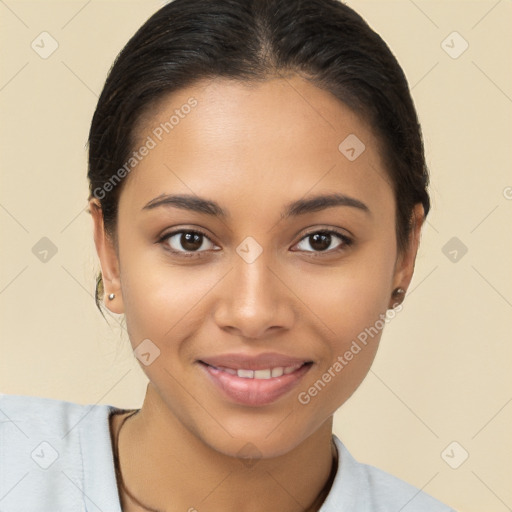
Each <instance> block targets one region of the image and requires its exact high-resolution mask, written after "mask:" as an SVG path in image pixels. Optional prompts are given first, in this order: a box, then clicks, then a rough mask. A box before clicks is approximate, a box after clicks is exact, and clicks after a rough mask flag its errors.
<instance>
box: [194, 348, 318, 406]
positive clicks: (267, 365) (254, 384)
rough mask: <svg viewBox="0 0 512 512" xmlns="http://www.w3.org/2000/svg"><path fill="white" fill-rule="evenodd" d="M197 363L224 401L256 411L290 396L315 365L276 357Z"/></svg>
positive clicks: (225, 359)
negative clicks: (259, 407)
mask: <svg viewBox="0 0 512 512" xmlns="http://www.w3.org/2000/svg"><path fill="white" fill-rule="evenodd" d="M197 362H198V363H199V366H200V368H201V370H202V371H203V372H204V374H205V375H206V377H207V380H208V382H210V383H212V384H213V385H214V386H213V388H212V389H214V390H217V393H219V397H220V398H221V399H222V400H226V399H228V400H229V401H230V402H235V403H237V404H240V405H245V406H252V407H256V406H265V405H270V404H272V403H273V402H275V401H277V400H278V399H279V398H281V397H283V396H284V395H286V394H287V393H289V392H290V391H291V390H292V389H294V388H295V387H296V386H297V385H298V384H299V382H300V381H301V379H302V378H303V377H304V375H305V374H306V373H307V372H308V371H309V370H310V368H311V367H312V365H313V362H312V361H307V360H300V359H297V358H289V357H285V356H280V355H276V354H265V355H261V356H258V357H244V356H239V355H229V356H219V357H211V358H205V359H203V360H200V361H197Z"/></svg>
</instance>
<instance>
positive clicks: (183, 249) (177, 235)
mask: <svg viewBox="0 0 512 512" xmlns="http://www.w3.org/2000/svg"><path fill="white" fill-rule="evenodd" d="M158 242H159V243H163V244H164V246H166V249H167V250H169V251H171V252H172V253H176V254H179V255H182V256H194V253H202V252H205V249H206V250H208V249H211V246H214V247H215V244H213V242H212V241H211V240H210V239H209V238H208V237H207V236H206V234H205V233H203V232H201V231H194V230H183V229H182V230H180V231H173V232H171V233H167V234H166V235H164V236H163V237H162V238H160V240H158ZM205 245H206V247H205ZM209 245H210V247H208V246H209ZM200 249H203V250H200Z"/></svg>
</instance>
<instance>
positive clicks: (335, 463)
mask: <svg viewBox="0 0 512 512" xmlns="http://www.w3.org/2000/svg"><path fill="white" fill-rule="evenodd" d="M138 412H140V409H136V410H135V411H133V412H132V413H131V414H129V415H128V416H125V417H124V418H123V421H122V422H121V425H119V428H118V429H117V433H116V438H115V446H114V468H115V471H116V477H117V482H118V484H119V487H120V489H119V490H122V491H123V492H124V493H125V494H126V495H127V496H128V497H129V498H130V499H131V500H132V501H133V502H134V503H136V504H137V505H138V506H139V507H141V508H143V509H145V510H148V511H149V512H165V511H163V510H159V509H156V508H151V507H148V506H147V505H144V504H143V503H141V502H140V501H139V500H138V499H137V498H136V497H135V496H134V495H133V494H132V493H131V492H130V491H129V490H128V489H127V488H126V486H125V484H124V480H123V475H122V473H121V465H120V464H119V434H120V432H121V429H122V428H123V425H124V422H125V421H126V420H127V419H128V418H131V417H132V416H133V415H134V414H137V413H138ZM331 448H332V465H331V472H330V474H329V478H328V479H327V482H326V484H325V485H324V487H323V489H322V490H321V491H320V493H319V494H318V496H317V497H316V499H315V501H314V502H313V503H312V504H311V506H310V507H309V509H307V510H306V511H305V512H309V511H310V510H318V508H319V507H320V506H321V504H322V503H323V502H324V500H325V498H326V497H327V495H328V494H329V491H330V489H331V486H332V483H333V481H334V478H335V476H336V471H337V469H338V450H337V449H336V445H335V444H334V441H333V440H331Z"/></svg>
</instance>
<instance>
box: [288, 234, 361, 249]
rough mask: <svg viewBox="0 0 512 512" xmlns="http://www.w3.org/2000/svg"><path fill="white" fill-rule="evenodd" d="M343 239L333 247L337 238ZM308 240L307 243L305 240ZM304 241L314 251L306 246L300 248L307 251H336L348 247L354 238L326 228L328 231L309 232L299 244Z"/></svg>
mask: <svg viewBox="0 0 512 512" xmlns="http://www.w3.org/2000/svg"><path fill="white" fill-rule="evenodd" d="M336 239H338V240H341V242H339V243H338V244H337V245H335V246H334V247H332V244H333V243H334V242H335V240H336ZM305 241H307V244H305V243H304V242H305ZM302 243H304V245H308V246H309V247H310V248H311V249H312V251H310V250H308V249H307V248H306V247H303V248H302V249H300V250H303V251H306V252H329V253H331V252H335V251H337V250H342V249H344V248H345V247H348V246H350V245H351V244H352V240H351V239H350V238H348V237H347V236H345V235H343V234H341V233H338V232H337V231H332V230H326V231H315V232H314V233H309V234H307V235H306V236H305V237H304V238H303V239H302V240H301V241H300V242H299V244H297V246H299V245H300V244H302Z"/></svg>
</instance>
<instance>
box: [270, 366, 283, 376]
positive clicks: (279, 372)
mask: <svg viewBox="0 0 512 512" xmlns="http://www.w3.org/2000/svg"><path fill="white" fill-rule="evenodd" d="M283 372H284V370H283V367H282V366H278V367H277V368H272V377H281V375H283Z"/></svg>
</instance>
